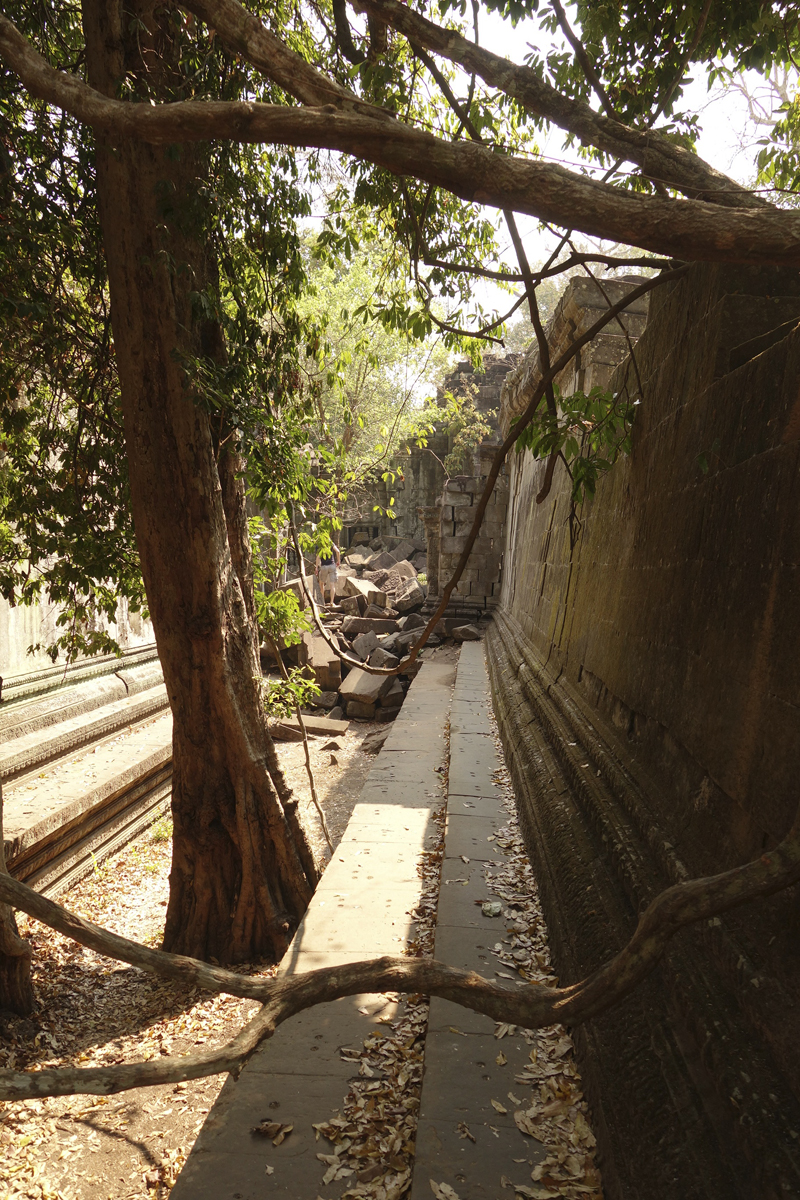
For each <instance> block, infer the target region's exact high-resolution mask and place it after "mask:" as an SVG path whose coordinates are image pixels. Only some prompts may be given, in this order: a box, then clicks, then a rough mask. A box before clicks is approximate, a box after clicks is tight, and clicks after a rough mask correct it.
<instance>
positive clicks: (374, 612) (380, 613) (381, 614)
mask: <svg viewBox="0 0 800 1200" xmlns="http://www.w3.org/2000/svg"><path fill="white" fill-rule="evenodd" d="M364 616H365V617H368V618H369V619H370V620H371V621H382V620H383V619H384V618H392V619H393V618H395V617H396V616H397V612H396V610H395V609H393V608H378V606H377V604H370V605H368V607H367V608H365V609H364Z"/></svg>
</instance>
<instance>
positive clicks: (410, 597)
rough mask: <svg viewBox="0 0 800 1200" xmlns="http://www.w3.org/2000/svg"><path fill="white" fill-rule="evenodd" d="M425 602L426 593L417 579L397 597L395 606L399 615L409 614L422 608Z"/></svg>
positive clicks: (407, 585)
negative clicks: (415, 609)
mask: <svg viewBox="0 0 800 1200" xmlns="http://www.w3.org/2000/svg"><path fill="white" fill-rule="evenodd" d="M424 600H425V593H424V592H423V590H422V588H421V587H420V586H419V584H418V583H417V581H416V579H411V580H409V582H408V583H407V584H406V586H405V587H404V588H403V589H402V591H399V592H398V593H397V595H396V596H395V598H394V606H395V608H396V609H397V611H398V612H399V613H407V612H411V610H412V609H414V608H421V607H422V604H423V602H424Z"/></svg>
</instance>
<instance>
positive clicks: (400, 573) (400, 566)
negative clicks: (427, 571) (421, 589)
mask: <svg viewBox="0 0 800 1200" xmlns="http://www.w3.org/2000/svg"><path fill="white" fill-rule="evenodd" d="M416 578H417V572H416V568H415V567H413V566H412V565H411V563H410V562H409V561H408V559H405V558H404V559H403V561H402V562H399V563H395V565H394V566H393V567H392V569H391V571H390V572H389V575H388V577H387V579H386V581H385V583H383V584H382V585H381V586H382V587H383V588H384V590H385V591H387V592H390V591H396V590H397V588H398V587H399V586H400V584H402V583H404V582H405V581H406V580H408V579H416Z"/></svg>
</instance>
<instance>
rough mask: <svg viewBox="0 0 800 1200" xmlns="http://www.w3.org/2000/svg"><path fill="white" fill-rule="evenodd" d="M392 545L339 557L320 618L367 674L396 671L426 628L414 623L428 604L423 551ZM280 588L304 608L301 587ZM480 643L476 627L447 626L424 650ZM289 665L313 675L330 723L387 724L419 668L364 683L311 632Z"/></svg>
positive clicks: (378, 543) (406, 543)
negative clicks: (329, 601) (331, 598)
mask: <svg viewBox="0 0 800 1200" xmlns="http://www.w3.org/2000/svg"><path fill="white" fill-rule="evenodd" d="M394 540H395V541H396V544H395V545H394V546H393V547H392V548H389V546H388V545H387V542H388V541H389V539H383V538H375V539H374V540H373V541H371V542H369V543H366V544H363V543H362V544H359V545H358V546H356V547H355V548H354V549H352V550H350V551H349V552H348V553H346V554H345V555H344V556H343V558H342V563H341V567H340V569H339V578H338V583H337V585H336V602H335V604H334V605H333V606H332V607H329V608H328V609H326V610H325V612H324V620H325V626H326V629H327V630H328V632H329V634H330V635H331V636H332V638H333V640H334V641H336V642H337V643H338V646H339V649H340V650H341V651H343V652H344V653H345V654H347V655H349V656H350V657H351V658H357V659H360V660H361V662H363V663H366V664H368V665H369V666H371V667H396V666H397V665H398V664H399V662H400V660H401V659H402V658H404V657H405V656H406V655H407V654H408V653H409V650H410V649H411V647H412V646H413V645H414V644H415V643H416V641H417V640H418V639H419V634H420V630H422V629H424V628H425V624H426V622H425V620H424V618H423V617H422V616H421V615H420V609H421V608H422V606H423V604H424V602H425V598H426V596H427V587H426V584H425V581H424V580H425V566H426V558H425V550H424V547H423V546H421V544H420V543H419V542H414V541H411V540H410V539H408V540H403V541H400V540H398V539H394ZM309 582H310V581H309ZM285 586H286V587H289V588H292V590H293V591H295V593H296V595H297V597H298V599H299V601H300V603H301V604H302V603H303V602H304V591H303V588H302V585H301V583H300V580H299V579H295V580H290V581H289V582H288V583H287V584H286V585H285ZM480 636H481V635H480V632H479V631H478V629H477V628H476V627H475V626H474V625H466V624H465V623H464V621H463V620H457V619H456V620H453V619H450V618H446V619H445V620H442V621H440V622H439V624H438V625H437V627H436V630H435V632H434V633H433V634H432V635H431V636H430V637H429V639H428V641H427V643H426V644H427V645H428V646H431V647H433V646H437V645H439V644H440V643H441V642H442V641H444V640H445V639H447V638H453V639H454V640H456V641H467V640H474V639H477V638H479V637H480ZM287 657H289V658H291V659H292V661H293V662H294V663H295V664H296V665H298V666H305V667H308V668H309V673H312V672H313V675H314V679H315V681H316V683H317V685H318V687H319V688H320V689H321V695H320V696H319V697H318V699H317V704H318V706H319V707H320V708H322V709H325V710H327V711H328V715H329V716H330V717H331V718H332V719H333V720H342V719H344V718H348V719H356V720H362V721H393V720H394V718H395V717H396V716H397V714H398V713H399V711H400V708H401V706H402V703H403V700H404V699H405V694H406V692H407V690H408V687H409V684H410V683H411V680H412V679H413V678H414V676H415V675H416V673H417V671H418V670H419V666H420V664H419V662H414V663H412V664H410V665H409V666H408V667H407V668H406V670H405V671H403V672H402V673H401V674H399V675H393V676H392V675H389V676H387V675H370V674H369V673H368V672H366V671H361V670H359V669H358V668H357V667H350V666H348V664H347V663H343V662H342V660H341V659H340V658H338V657H337V656H336V654H334V652H333V651H332V650H331V648H330V646H329V645H328V643H327V641H326V640H325V638H324V637H322V636H321V634H319V633H317V632H311V633H306V634H304V635H303V640H302V642H301V643H300V644H299V645H298V646H293V647H290V649H289V651H288V652H287Z"/></svg>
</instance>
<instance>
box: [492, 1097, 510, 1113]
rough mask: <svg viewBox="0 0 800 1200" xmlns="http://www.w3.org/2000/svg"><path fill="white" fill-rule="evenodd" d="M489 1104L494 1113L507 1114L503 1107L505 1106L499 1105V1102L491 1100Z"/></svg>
mask: <svg viewBox="0 0 800 1200" xmlns="http://www.w3.org/2000/svg"><path fill="white" fill-rule="evenodd" d="M490 1103H491V1105H492V1108H493V1109H494V1110H495V1112H499V1113H507V1112H508V1109H507V1108H506V1107H505V1105H503V1104H501V1103H500V1101H499V1100H492V1101H491V1102H490Z"/></svg>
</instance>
